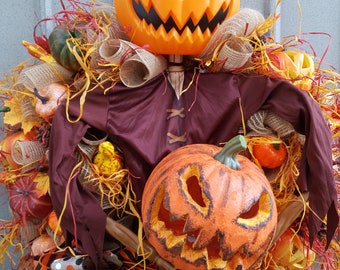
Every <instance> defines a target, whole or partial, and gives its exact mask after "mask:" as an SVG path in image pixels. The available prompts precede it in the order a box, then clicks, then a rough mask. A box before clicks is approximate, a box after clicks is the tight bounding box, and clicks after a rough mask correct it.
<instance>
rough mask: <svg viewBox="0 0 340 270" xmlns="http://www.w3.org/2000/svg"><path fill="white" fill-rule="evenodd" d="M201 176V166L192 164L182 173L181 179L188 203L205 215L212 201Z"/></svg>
mask: <svg viewBox="0 0 340 270" xmlns="http://www.w3.org/2000/svg"><path fill="white" fill-rule="evenodd" d="M201 177H202V176H201V173H200V167H199V166H198V165H194V164H191V165H189V166H187V167H186V168H184V169H183V171H182V173H180V177H179V181H180V184H181V186H182V191H183V192H184V194H185V195H186V197H187V201H188V203H190V204H191V206H192V207H195V208H196V209H197V211H199V212H200V213H201V214H202V215H204V216H205V215H207V213H208V209H209V204H210V201H209V198H208V197H207V196H206V194H205V193H204V191H205V189H204V188H203V187H202V184H203V182H202V181H201V179H200V178H201Z"/></svg>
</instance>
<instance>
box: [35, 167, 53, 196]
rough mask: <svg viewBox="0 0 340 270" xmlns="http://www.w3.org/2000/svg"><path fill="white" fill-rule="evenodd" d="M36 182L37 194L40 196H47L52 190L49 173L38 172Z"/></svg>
mask: <svg viewBox="0 0 340 270" xmlns="http://www.w3.org/2000/svg"><path fill="white" fill-rule="evenodd" d="M34 182H36V183H37V194H38V196H39V197H40V196H43V195H45V194H46V193H47V192H48V191H49V188H50V178H49V177H48V174H47V173H43V172H38V174H37V176H36V177H35V178H34Z"/></svg>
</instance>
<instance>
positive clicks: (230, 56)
mask: <svg viewBox="0 0 340 270" xmlns="http://www.w3.org/2000/svg"><path fill="white" fill-rule="evenodd" d="M252 54H253V47H252V46H251V44H250V43H249V42H247V41H245V40H243V39H240V38H238V37H234V36H232V37H230V38H229V39H228V40H227V41H226V42H225V43H224V44H223V46H222V48H221V49H220V51H219V53H218V56H217V61H216V67H215V71H229V70H232V69H237V68H241V67H243V66H244V65H245V64H246V63H247V62H248V60H249V59H250V57H251V55H252Z"/></svg>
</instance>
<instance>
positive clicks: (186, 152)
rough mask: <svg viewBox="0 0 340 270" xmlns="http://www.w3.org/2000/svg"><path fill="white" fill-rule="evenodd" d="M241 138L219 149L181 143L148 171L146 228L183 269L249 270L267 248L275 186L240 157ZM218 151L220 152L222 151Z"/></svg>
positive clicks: (273, 221) (149, 236)
mask: <svg viewBox="0 0 340 270" xmlns="http://www.w3.org/2000/svg"><path fill="white" fill-rule="evenodd" d="M244 148H246V142H245V139H244V137H240V136H238V137H235V138H234V139H232V140H231V141H229V142H228V143H227V144H226V145H225V146H224V148H223V150H222V151H221V148H220V147H217V146H214V145H208V144H192V145H187V146H184V147H181V148H179V149H177V150H175V151H173V152H171V153H170V154H169V155H168V156H166V157H165V158H164V159H163V160H161V162H160V163H159V164H158V165H157V166H156V167H155V169H154V170H153V172H152V173H151V175H150V177H149V179H148V181H147V183H146V186H145V189H144V192H143V197H142V219H143V225H144V231H145V234H146V237H147V239H148V241H149V242H150V244H151V245H152V246H153V247H154V248H155V249H156V251H157V252H158V254H159V255H160V256H161V257H163V258H164V259H165V260H167V261H169V262H170V263H172V264H173V265H174V266H175V267H176V268H178V269H249V268H251V267H252V266H253V265H254V264H255V263H256V262H257V261H258V260H260V258H262V256H263V255H264V254H265V252H266V251H267V249H268V246H269V244H270V241H271V239H272V236H273V234H274V231H275V229H276V225H277V210H276V205H275V198H274V195H273V193H272V190H271V186H270V184H269V182H268V180H267V179H266V177H265V175H264V173H263V172H262V170H261V169H259V168H258V167H257V166H256V165H255V164H254V163H252V162H251V161H250V160H249V159H247V158H246V157H244V156H242V155H237V154H236V153H238V152H239V151H240V150H241V149H244ZM219 151H221V152H219Z"/></svg>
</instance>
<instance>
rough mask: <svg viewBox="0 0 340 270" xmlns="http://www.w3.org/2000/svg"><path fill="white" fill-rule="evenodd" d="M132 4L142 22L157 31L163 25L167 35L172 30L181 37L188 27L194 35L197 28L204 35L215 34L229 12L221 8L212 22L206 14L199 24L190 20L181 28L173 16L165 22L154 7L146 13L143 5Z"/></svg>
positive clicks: (134, 2)
mask: <svg viewBox="0 0 340 270" xmlns="http://www.w3.org/2000/svg"><path fill="white" fill-rule="evenodd" d="M132 4H133V9H134V11H135V12H136V14H137V16H138V17H139V18H140V20H145V21H146V22H147V24H151V25H152V26H153V27H154V28H155V30H157V29H158V28H159V27H160V26H161V25H163V26H164V29H165V31H166V32H167V33H169V32H170V31H171V30H172V29H175V30H176V31H177V32H178V33H179V34H180V35H181V34H182V33H183V31H184V29H185V28H186V27H188V28H189V29H190V31H191V32H192V33H193V32H195V30H196V28H199V29H200V30H201V32H202V33H204V32H205V31H206V30H207V29H209V30H210V32H214V30H215V29H216V27H217V25H218V24H220V23H222V22H223V21H224V20H225V18H226V17H227V14H228V11H229V9H228V8H226V9H225V10H223V8H222V7H221V9H220V10H219V11H218V12H217V13H216V14H215V16H214V17H213V18H212V19H210V20H209V19H208V14H207V13H205V14H204V15H203V16H202V17H201V19H200V20H199V21H198V23H194V21H193V19H192V18H189V19H188V20H187V21H186V23H185V24H184V25H183V26H179V25H178V24H176V21H175V19H174V18H173V17H172V15H171V14H170V16H169V17H168V18H167V19H166V21H163V19H162V18H161V17H160V16H159V15H158V14H157V11H156V10H155V9H154V7H151V8H150V10H149V11H146V10H145V8H144V7H143V5H142V3H137V2H136V1H132Z"/></svg>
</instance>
